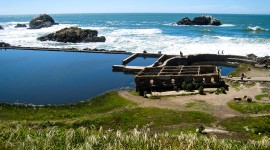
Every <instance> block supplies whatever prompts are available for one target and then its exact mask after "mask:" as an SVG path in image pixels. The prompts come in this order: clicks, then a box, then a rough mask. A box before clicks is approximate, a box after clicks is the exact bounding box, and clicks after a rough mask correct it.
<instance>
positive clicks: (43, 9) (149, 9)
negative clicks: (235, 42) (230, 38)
mask: <svg viewBox="0 0 270 150" xmlns="http://www.w3.org/2000/svg"><path fill="white" fill-rule="evenodd" d="M269 6H270V0H3V1H1V5H0V15H12V14H41V13H47V14H62V13H219V14H220V13H221V14H270V9H269Z"/></svg>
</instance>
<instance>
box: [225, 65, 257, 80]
mask: <svg viewBox="0 0 270 150" xmlns="http://www.w3.org/2000/svg"><path fill="white" fill-rule="evenodd" d="M249 67H252V66H251V65H250V64H240V65H239V66H238V67H237V68H236V69H235V70H234V71H233V72H231V73H230V74H229V77H240V76H241V74H242V73H243V72H246V71H247V69H248V68H249Z"/></svg>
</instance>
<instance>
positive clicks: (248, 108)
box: [228, 101, 270, 114]
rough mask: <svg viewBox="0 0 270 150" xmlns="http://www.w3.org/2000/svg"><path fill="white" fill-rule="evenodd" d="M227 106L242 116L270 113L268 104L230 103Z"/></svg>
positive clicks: (269, 104)
mask: <svg viewBox="0 0 270 150" xmlns="http://www.w3.org/2000/svg"><path fill="white" fill-rule="evenodd" d="M228 105H229V106H230V107H231V108H233V109H235V110H237V111H239V112H241V113H244V114H258V113H270V103H259V102H250V103H249V102H240V103H239V102H234V101H232V102H229V103H228Z"/></svg>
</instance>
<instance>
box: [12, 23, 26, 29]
mask: <svg viewBox="0 0 270 150" xmlns="http://www.w3.org/2000/svg"><path fill="white" fill-rule="evenodd" d="M26 27H27V26H26V24H20V23H18V24H17V25H16V26H15V28H26Z"/></svg>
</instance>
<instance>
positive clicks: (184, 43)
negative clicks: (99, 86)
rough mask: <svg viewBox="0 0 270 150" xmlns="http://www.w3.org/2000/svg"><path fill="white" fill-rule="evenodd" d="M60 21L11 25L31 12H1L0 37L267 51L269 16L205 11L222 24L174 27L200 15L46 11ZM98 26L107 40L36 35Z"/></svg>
mask: <svg viewBox="0 0 270 150" xmlns="http://www.w3.org/2000/svg"><path fill="white" fill-rule="evenodd" d="M50 15H51V16H52V17H53V18H54V20H55V21H56V22H58V23H60V24H59V25H55V26H53V27H50V28H43V29H39V30H29V29H26V28H14V26H15V25H16V24H17V23H25V24H27V25H29V21H30V20H31V19H32V18H33V17H34V16H35V15H11V16H0V25H1V26H3V27H4V28H5V29H4V30H0V41H1V42H6V43H10V44H12V45H15V46H24V47H27V46H31V47H52V48H71V47H73V48H78V49H81V50H82V49H84V48H92V49H93V48H98V49H107V50H124V51H129V52H143V51H144V50H146V51H147V52H153V53H157V52H158V51H161V52H162V53H166V54H179V51H182V52H183V54H184V55H187V54H202V53H212V54H217V53H218V51H219V50H220V51H223V52H224V54H234V55H247V54H250V53H254V54H256V55H258V56H265V55H269V50H270V15H234V14H205V15H211V16H213V17H215V18H217V19H219V20H220V21H221V22H222V24H223V25H221V26H217V27H216V26H177V25H173V23H175V22H177V21H179V20H180V19H182V18H183V17H189V18H191V19H193V18H194V17H195V16H200V15H202V14H165V13H162V14H158V13H155V14H149V13H146V14H144V13H142V14H50ZM71 26H76V27H81V28H85V29H95V30H98V32H99V36H105V37H106V39H107V40H106V42H105V43H79V44H74V43H58V42H40V41H37V40H36V38H37V37H39V36H42V35H45V34H48V33H52V32H55V31H57V30H60V29H62V28H65V27H71Z"/></svg>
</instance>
